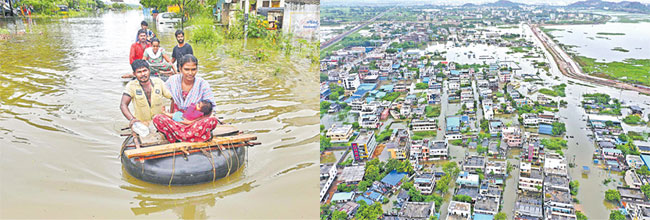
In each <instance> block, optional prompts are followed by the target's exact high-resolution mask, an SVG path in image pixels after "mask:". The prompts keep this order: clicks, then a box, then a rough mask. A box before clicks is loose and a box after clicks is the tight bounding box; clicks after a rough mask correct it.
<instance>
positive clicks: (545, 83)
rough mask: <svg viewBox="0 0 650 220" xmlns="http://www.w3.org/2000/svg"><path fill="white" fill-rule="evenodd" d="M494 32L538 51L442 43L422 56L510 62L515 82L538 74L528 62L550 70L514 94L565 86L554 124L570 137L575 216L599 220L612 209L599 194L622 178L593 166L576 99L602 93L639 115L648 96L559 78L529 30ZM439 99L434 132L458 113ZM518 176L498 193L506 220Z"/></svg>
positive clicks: (456, 155) (454, 151) (457, 150)
mask: <svg viewBox="0 0 650 220" xmlns="http://www.w3.org/2000/svg"><path fill="white" fill-rule="evenodd" d="M637 25H638V24H637ZM497 31H500V32H509V33H519V34H523V35H524V38H525V39H527V40H529V41H533V42H534V45H535V47H537V48H539V49H535V50H531V51H533V53H532V54H527V53H508V52H509V51H510V49H508V48H503V47H497V46H488V45H484V44H470V45H469V46H456V45H454V44H453V43H452V42H448V43H445V44H438V43H432V44H430V45H429V46H428V47H427V49H426V51H430V52H433V51H436V50H437V51H439V52H442V51H445V52H446V53H444V54H443V56H444V57H446V60H447V61H454V62H458V63H461V64H472V63H476V64H483V63H490V62H494V61H496V60H497V59H498V60H500V61H501V62H503V61H512V62H513V63H514V64H517V66H519V67H520V68H521V70H516V71H514V74H515V78H518V77H520V76H521V74H535V73H536V72H537V71H538V69H536V68H535V67H534V65H533V61H537V62H547V63H550V64H551V65H550V69H549V72H548V73H547V72H546V71H543V70H539V71H540V74H538V75H537V76H538V77H539V78H540V79H541V80H542V81H537V82H523V80H521V79H519V80H518V81H520V85H521V86H520V87H519V88H518V90H519V91H520V92H521V93H522V94H525V95H526V96H529V97H532V98H533V99H536V96H537V93H535V94H528V92H527V88H529V87H532V86H533V85H534V84H535V86H536V87H539V88H545V87H546V88H550V86H552V85H558V84H561V83H565V84H567V87H566V94H567V97H566V98H564V100H566V101H567V102H568V105H567V107H563V108H560V111H559V112H558V115H559V116H560V118H561V119H560V120H561V121H562V122H564V123H565V124H566V128H567V133H566V135H565V136H568V137H573V138H568V139H567V140H568V149H566V150H565V156H566V158H567V160H568V162H574V163H575V167H574V168H569V174H570V176H571V178H572V179H573V180H578V181H579V183H580V187H579V193H578V196H577V199H578V200H579V201H580V204H576V205H577V207H578V210H581V211H582V212H583V213H585V215H587V216H588V217H589V218H599V217H601V216H608V215H609V209H612V208H614V206H613V205H612V204H610V203H608V202H605V201H604V197H605V196H604V194H605V191H606V190H607V189H613V188H615V187H616V186H621V185H623V183H622V182H621V181H622V177H621V176H620V175H619V174H617V173H609V172H607V171H605V170H603V169H601V168H599V167H597V166H595V165H594V164H593V161H592V154H593V152H594V150H595V145H594V142H593V140H592V139H590V137H589V135H590V134H591V130H589V129H588V128H587V127H586V121H583V119H586V115H585V112H584V110H583V109H582V107H581V105H580V102H581V100H582V95H583V94H586V93H596V92H599V93H606V94H609V95H610V96H611V97H613V98H617V99H620V100H621V101H622V102H623V103H624V104H623V107H627V106H630V105H638V106H640V107H642V108H643V109H645V110H648V109H650V96H646V95H641V94H638V93H637V92H632V91H621V90H618V89H614V88H610V87H603V86H600V85H595V84H591V83H588V82H582V81H579V80H576V79H571V78H568V77H566V76H564V75H562V74H561V72H560V71H559V69H558V68H557V66H556V64H555V63H554V61H553V60H552V59H550V58H551V55H550V54H549V53H548V52H546V51H545V50H543V46H542V44H541V43H540V42H539V41H538V40H537V39H536V38H535V37H534V35H532V32H531V31H530V29H529V27H528V26H526V25H523V26H520V27H519V28H517V29H504V30H497ZM574 33H575V31H574ZM612 47H614V46H612ZM610 49H611V48H608V50H610ZM535 51H539V52H535ZM611 52H616V51H611ZM469 53H474V54H476V57H468V56H467V55H466V54H469ZM648 54H650V53H648ZM481 55H487V56H491V57H492V58H491V59H480V58H479V57H480V56H481ZM526 55H529V56H531V55H532V56H533V57H528V58H526V57H525V56H526ZM646 55H647V54H646ZM534 56H539V57H538V58H534ZM599 58H600V57H599ZM601 59H602V58H601ZM444 99H446V97H443V105H446V107H443V108H442V114H441V117H440V118H439V127H443V128H444V115H447V114H450V113H451V114H453V113H455V112H456V111H457V109H458V108H457V107H458V105H457V104H451V105H447V104H445V100H444ZM622 112H623V114H624V115H623V116H620V117H619V118H621V119H622V118H623V117H624V116H625V115H627V114H628V112H629V111H628V110H627V109H623V111H622ZM647 114H648V111H645V115H644V117H643V118H647ZM497 118H499V116H497ZM501 119H504V120H507V119H505V118H501ZM512 122H513V123H514V124H517V121H516V120H512ZM623 126H624V127H625V128H626V129H633V130H640V131H648V129H650V128H648V127H647V126H646V127H640V126H633V127H632V126H627V125H623ZM443 133H444V132H442V131H439V135H438V137H437V138H436V139H442V138H443V137H442V136H443V135H442V134H443ZM449 151H450V152H449V153H450V156H451V158H453V159H452V160H453V161H460V160H462V158H463V156H464V155H465V153H466V152H467V149H464V148H462V147H458V146H454V145H450V149H449ZM514 155H518V154H516V153H512V152H510V153H509V157H508V158H509V159H508V161H510V162H511V163H512V164H514V165H515V166H518V162H517V160H516V159H512V156H514ZM582 166H588V167H589V168H590V169H591V173H590V174H589V175H582ZM518 172H519V170H518V169H516V168H515V169H513V171H512V172H511V173H510V175H511V177H510V178H508V180H507V181H506V188H505V189H504V200H503V201H504V204H503V207H504V209H503V210H505V212H506V214H507V215H508V216H509V218H512V217H513V216H514V210H513V209H514V202H515V200H516V192H517V181H518V180H517V179H518V178H517V176H518ZM607 178H612V179H614V181H613V182H610V183H609V184H608V185H604V184H603V183H602V182H603V180H605V179H607ZM445 208H446V204H444V205H443V207H442V208H441V212H442V215H443V216H444V214H445V213H446V210H445Z"/></svg>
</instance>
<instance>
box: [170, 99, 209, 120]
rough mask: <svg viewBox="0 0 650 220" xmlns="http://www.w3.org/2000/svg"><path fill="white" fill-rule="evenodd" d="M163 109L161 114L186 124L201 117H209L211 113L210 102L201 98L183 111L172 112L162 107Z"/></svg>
mask: <svg viewBox="0 0 650 220" xmlns="http://www.w3.org/2000/svg"><path fill="white" fill-rule="evenodd" d="M163 111H164V112H163V114H165V115H166V116H168V117H170V118H172V119H173V120H174V121H177V122H180V123H183V124H186V125H187V124H192V123H194V122H195V121H197V120H198V119H201V118H203V117H209V116H210V114H211V113H212V102H210V100H201V101H199V102H198V103H196V104H190V106H189V107H188V108H187V110H186V111H185V112H184V113H183V112H181V111H177V112H174V113H173V114H172V113H169V112H167V111H165V110H164V109H163Z"/></svg>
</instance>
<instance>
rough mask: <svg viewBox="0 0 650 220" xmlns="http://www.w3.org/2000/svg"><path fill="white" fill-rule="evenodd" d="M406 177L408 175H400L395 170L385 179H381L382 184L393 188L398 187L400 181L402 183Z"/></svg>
mask: <svg viewBox="0 0 650 220" xmlns="http://www.w3.org/2000/svg"><path fill="white" fill-rule="evenodd" d="M405 176H406V173H398V172H397V171H395V170H393V171H390V173H388V174H387V175H386V176H385V177H384V178H383V179H381V182H382V183H385V184H388V185H391V186H397V184H399V182H400V181H402V178H404V177H405Z"/></svg>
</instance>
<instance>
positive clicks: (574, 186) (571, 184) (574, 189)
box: [569, 180, 580, 196]
mask: <svg viewBox="0 0 650 220" xmlns="http://www.w3.org/2000/svg"><path fill="white" fill-rule="evenodd" d="M579 186H580V183H579V182H578V181H577V180H574V181H571V182H569V188H570V189H571V195H574V196H575V195H578V187H579Z"/></svg>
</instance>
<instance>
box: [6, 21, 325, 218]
mask: <svg viewBox="0 0 650 220" xmlns="http://www.w3.org/2000/svg"><path fill="white" fill-rule="evenodd" d="M142 19H143V16H142V13H141V12H139V11H128V12H124V13H116V12H108V13H105V14H101V15H97V16H92V17H82V18H65V19H34V20H0V27H2V28H6V29H9V30H10V31H12V32H17V33H19V34H17V35H15V36H14V37H13V38H12V39H10V40H8V41H4V42H3V41H0V54H2V61H1V62H0V145H1V147H0V164H1V168H2V169H1V171H0V218H135V217H137V218H141V217H144V218H155V219H160V218H199V219H201V218H203V219H204V218H282V219H286V218H312V219H313V218H318V207H319V204H318V199H317V198H318V191H319V182H318V178H317V173H318V170H319V168H318V163H319V158H318V144H319V143H318V135H317V134H318V129H319V117H318V99H317V98H316V97H318V94H317V93H318V89H317V88H318V82H317V80H318V76H317V75H318V74H317V68H318V67H317V66H315V65H312V64H311V62H310V61H309V60H308V59H306V58H304V56H300V55H299V54H298V53H293V54H292V55H285V54H284V53H271V54H270V56H269V59H268V60H267V61H264V62H260V61H256V60H254V59H253V58H252V57H253V56H252V54H253V52H252V51H254V50H255V49H256V48H257V47H258V46H259V43H257V42H256V41H255V40H249V42H247V48H246V50H245V51H244V52H243V53H242V54H243V55H242V56H241V57H238V58H232V57H231V56H229V55H227V53H226V52H224V51H226V49H224V48H228V47H223V46H222V47H217V48H216V49H215V48H207V47H204V46H201V45H197V44H192V46H193V48H194V52H195V55H196V56H197V57H198V59H199V76H201V77H203V78H205V79H206V80H208V81H209V82H210V84H211V85H212V89H213V91H214V92H215V98H216V102H217V107H216V111H217V113H218V115H219V116H221V117H223V118H224V120H225V122H227V123H232V124H234V125H235V126H237V127H238V128H240V129H241V130H243V131H245V132H247V133H253V134H256V135H257V136H258V141H259V142H261V143H262V144H261V145H258V146H256V147H253V148H250V149H248V155H247V157H248V161H247V163H246V164H245V165H244V167H243V168H242V169H240V170H239V171H238V172H236V173H234V174H232V175H231V176H229V177H226V178H223V179H221V180H218V181H216V182H214V183H207V184H200V185H194V186H182V187H176V186H174V187H168V186H162V185H155V184H149V183H146V182H142V181H140V180H137V179H135V178H133V177H131V176H129V174H128V173H126V172H125V170H124V169H123V168H122V165H121V163H120V160H119V159H118V154H119V148H120V144H121V143H122V141H123V138H122V137H120V136H119V133H120V128H123V127H126V125H127V124H128V122H127V121H126V119H125V118H124V117H123V116H122V114H121V112H120V110H119V101H120V98H121V94H122V91H123V89H124V85H125V82H124V81H123V80H122V79H120V78H119V76H120V75H122V74H124V73H127V72H131V70H130V66H129V65H128V55H129V46H130V44H131V43H133V42H134V40H135V33H136V32H137V30H138V29H139V26H140V25H139V24H140V21H142ZM154 29H155V27H154ZM161 30H162V29H161ZM158 35H159V36H160V38H161V40H162V47H163V48H165V49H167V51H168V52H171V50H172V48H173V45H174V44H175V41H174V40H173V39H174V38H173V29H172V30H171V31H170V30H167V31H165V32H163V31H160V32H159V33H158ZM190 43H191V42H190ZM237 43H239V44H241V42H237Z"/></svg>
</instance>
